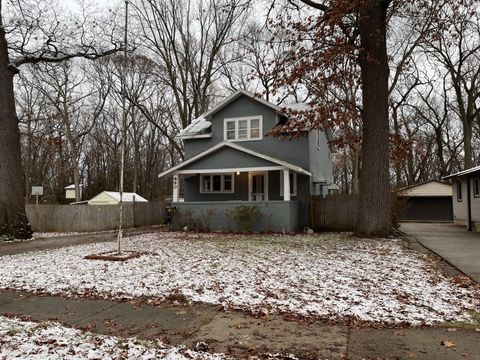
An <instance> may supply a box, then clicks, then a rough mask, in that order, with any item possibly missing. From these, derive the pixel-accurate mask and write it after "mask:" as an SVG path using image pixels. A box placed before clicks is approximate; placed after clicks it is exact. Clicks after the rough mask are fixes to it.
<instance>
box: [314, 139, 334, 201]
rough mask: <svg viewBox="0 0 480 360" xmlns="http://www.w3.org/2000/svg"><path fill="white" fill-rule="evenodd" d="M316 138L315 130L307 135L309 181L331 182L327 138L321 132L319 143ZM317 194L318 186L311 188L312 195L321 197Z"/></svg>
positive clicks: (331, 173) (331, 175)
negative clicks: (310, 174) (310, 175)
mask: <svg viewBox="0 0 480 360" xmlns="http://www.w3.org/2000/svg"><path fill="white" fill-rule="evenodd" d="M317 136H318V135H317V130H313V131H310V133H309V135H308V145H309V159H310V172H311V173H312V179H311V181H312V182H316V181H322V180H329V181H332V182H333V170H332V162H331V160H330V159H331V153H330V146H329V145H328V139H327V136H326V134H325V133H324V132H323V131H320V132H319V136H320V139H319V140H320V141H319V142H317ZM317 144H318V145H319V146H317ZM319 192H320V187H319V186H312V195H321V194H320V193H319Z"/></svg>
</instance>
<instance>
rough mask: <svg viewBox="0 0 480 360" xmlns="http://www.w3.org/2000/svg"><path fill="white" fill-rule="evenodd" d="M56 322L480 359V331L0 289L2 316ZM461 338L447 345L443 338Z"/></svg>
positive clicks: (338, 355)
mask: <svg viewBox="0 0 480 360" xmlns="http://www.w3.org/2000/svg"><path fill="white" fill-rule="evenodd" d="M4 314H8V315H11V316H19V317H22V316H23V317H28V318H29V319H32V320H36V321H43V320H54V321H58V322H61V323H63V324H65V325H68V326H72V327H76V328H80V329H83V330H88V331H92V332H95V333H99V334H106V335H117V336H124V337H127V336H137V337H139V338H143V339H150V340H152V339H159V338H160V339H162V340H163V341H165V342H167V343H171V344H173V345H179V344H184V345H186V346H188V347H192V346H194V345H195V344H196V343H197V342H198V341H202V342H205V343H207V344H208V345H209V350H210V351H214V352H225V353H228V354H231V355H233V356H235V357H238V358H246V357H248V355H250V354H264V353H272V354H273V353H294V354H296V356H297V357H298V358H300V359H311V358H320V359H324V358H328V359H345V358H348V359H362V358H366V359H375V358H378V357H379V358H382V359H440V360H442V359H445V360H446V359H480V333H479V332H476V331H475V330H466V329H457V330H456V331H454V332H452V331H448V330H447V328H423V329H354V328H350V327H347V326H340V325H328V324H325V323H322V322H318V321H317V322H313V323H308V322H298V321H289V320H285V319H283V318H282V317H280V316H272V315H270V316H267V317H266V318H262V319H258V318H255V317H252V316H249V315H246V314H244V313H241V312H235V311H230V312H225V311H223V310H220V309H218V308H217V307H214V306H209V305H193V306H189V307H183V306H177V305H171V304H162V305H160V306H150V305H146V304H133V303H118V302H112V301H106V300H87V299H81V300H77V299H65V298H62V297H56V296H45V297H42V296H37V295H32V294H28V293H20V292H13V291H10V292H8V291H3V292H0V315H4ZM444 340H449V341H452V342H453V343H455V346H454V347H452V348H445V347H444V346H442V345H441V341H444Z"/></svg>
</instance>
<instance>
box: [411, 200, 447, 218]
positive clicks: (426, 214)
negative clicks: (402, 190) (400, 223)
mask: <svg viewBox="0 0 480 360" xmlns="http://www.w3.org/2000/svg"><path fill="white" fill-rule="evenodd" d="M452 219H453V211H452V198H451V197H411V198H408V200H407V208H406V209H405V211H404V213H403V216H402V220H418V221H452Z"/></svg>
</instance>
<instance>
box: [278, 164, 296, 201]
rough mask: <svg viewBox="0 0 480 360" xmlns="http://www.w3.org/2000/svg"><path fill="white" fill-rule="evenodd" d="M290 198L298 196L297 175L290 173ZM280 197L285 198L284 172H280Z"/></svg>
mask: <svg viewBox="0 0 480 360" xmlns="http://www.w3.org/2000/svg"><path fill="white" fill-rule="evenodd" d="M289 176H290V196H297V173H294V172H290V174H289ZM280 196H283V170H282V171H280Z"/></svg>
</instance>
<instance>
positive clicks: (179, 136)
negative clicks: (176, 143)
mask: <svg viewBox="0 0 480 360" xmlns="http://www.w3.org/2000/svg"><path fill="white" fill-rule="evenodd" d="M212 136H213V135H212V133H208V134H199V135H177V136H175V139H177V140H189V139H208V138H211V137H212Z"/></svg>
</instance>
